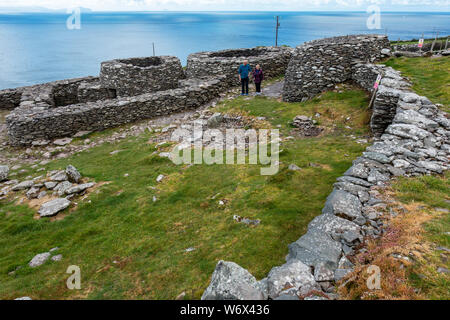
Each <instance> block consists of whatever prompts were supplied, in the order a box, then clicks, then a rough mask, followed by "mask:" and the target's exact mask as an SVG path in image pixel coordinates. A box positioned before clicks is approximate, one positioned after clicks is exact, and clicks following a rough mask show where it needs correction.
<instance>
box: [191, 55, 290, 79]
mask: <svg viewBox="0 0 450 320" xmlns="http://www.w3.org/2000/svg"><path fill="white" fill-rule="evenodd" d="M292 51H293V49H292V48H289V47H257V48H250V49H232V50H221V51H215V52H199V53H193V54H191V55H189V57H188V59H187V69H186V75H187V77H188V78H201V77H211V76H212V77H215V76H220V75H225V76H226V79H227V83H228V84H229V85H230V86H231V85H238V84H239V78H238V68H239V65H240V64H242V62H243V61H244V60H245V59H246V60H248V62H249V64H250V66H252V68H254V67H255V66H256V65H257V64H259V65H260V66H261V69H262V70H263V72H264V76H265V78H274V77H278V76H281V75H283V74H284V73H285V72H286V68H287V66H288V64H289V60H290V58H291V55H292Z"/></svg>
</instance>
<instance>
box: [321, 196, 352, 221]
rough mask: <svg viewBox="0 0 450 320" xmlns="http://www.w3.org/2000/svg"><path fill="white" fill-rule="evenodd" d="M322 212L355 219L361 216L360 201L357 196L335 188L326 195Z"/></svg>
mask: <svg viewBox="0 0 450 320" xmlns="http://www.w3.org/2000/svg"><path fill="white" fill-rule="evenodd" d="M322 213H324V214H334V215H343V216H346V217H348V218H349V219H355V218H357V217H359V216H361V202H360V201H359V198H358V197H357V196H355V195H353V194H351V193H348V192H346V191H342V190H336V189H335V190H333V192H332V193H331V194H330V195H329V196H328V198H327V201H326V202H325V206H324V208H323V210H322Z"/></svg>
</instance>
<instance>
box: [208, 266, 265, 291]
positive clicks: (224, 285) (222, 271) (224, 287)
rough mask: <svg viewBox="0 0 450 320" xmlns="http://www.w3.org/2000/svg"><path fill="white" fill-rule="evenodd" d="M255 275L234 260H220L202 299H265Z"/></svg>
mask: <svg viewBox="0 0 450 320" xmlns="http://www.w3.org/2000/svg"><path fill="white" fill-rule="evenodd" d="M263 299H265V294H264V292H263V291H262V290H261V289H260V286H259V285H258V283H257V281H256V279H255V277H254V276H252V275H251V274H250V272H248V271H247V270H245V269H244V268H242V267H241V266H239V265H238V264H236V263H234V262H228V261H223V260H220V261H219V262H218V263H217V266H216V269H215V270H214V273H213V275H212V278H211V283H210V284H209V286H208V288H207V289H206V290H205V292H204V293H203V295H202V300H263Z"/></svg>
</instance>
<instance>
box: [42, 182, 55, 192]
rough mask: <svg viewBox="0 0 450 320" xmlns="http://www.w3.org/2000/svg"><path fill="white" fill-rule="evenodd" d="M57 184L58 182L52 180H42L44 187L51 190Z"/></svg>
mask: <svg viewBox="0 0 450 320" xmlns="http://www.w3.org/2000/svg"><path fill="white" fill-rule="evenodd" d="M57 185H58V182H54V181H48V182H44V187H46V188H47V189H48V190H52V189H53V188H54V187H56V186H57Z"/></svg>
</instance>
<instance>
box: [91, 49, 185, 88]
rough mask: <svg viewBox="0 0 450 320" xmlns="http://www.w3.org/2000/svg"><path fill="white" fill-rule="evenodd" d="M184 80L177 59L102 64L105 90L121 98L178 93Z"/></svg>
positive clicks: (102, 79)
mask: <svg viewBox="0 0 450 320" xmlns="http://www.w3.org/2000/svg"><path fill="white" fill-rule="evenodd" d="M180 79H184V71H183V68H182V66H181V62H180V59H178V58H177V57H173V56H157V57H143V58H130V59H115V60H110V61H105V62H102V64H101V69H100V83H101V85H102V87H104V88H107V89H112V90H116V92H117V95H118V96H135V95H139V94H144V93H150V92H156V91H164V90H169V89H175V88H176V87H177V86H178V81H179V80H180Z"/></svg>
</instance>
